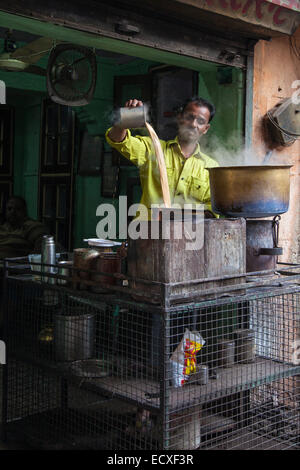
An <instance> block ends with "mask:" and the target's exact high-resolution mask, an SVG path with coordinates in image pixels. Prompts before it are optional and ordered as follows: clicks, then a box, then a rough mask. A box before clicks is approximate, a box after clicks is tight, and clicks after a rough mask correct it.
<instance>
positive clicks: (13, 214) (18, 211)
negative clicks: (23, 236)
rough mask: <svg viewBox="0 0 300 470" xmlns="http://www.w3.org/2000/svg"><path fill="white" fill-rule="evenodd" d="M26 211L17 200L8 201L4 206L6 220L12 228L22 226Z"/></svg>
mask: <svg viewBox="0 0 300 470" xmlns="http://www.w3.org/2000/svg"><path fill="white" fill-rule="evenodd" d="M25 217H26V210H25V207H24V206H23V204H22V202H21V201H19V200H18V199H10V200H9V201H8V203H7V205H6V220H7V222H9V223H10V224H11V225H13V226H18V225H22V223H23V222H24V219H25Z"/></svg>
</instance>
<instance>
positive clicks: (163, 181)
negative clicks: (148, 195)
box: [145, 122, 171, 208]
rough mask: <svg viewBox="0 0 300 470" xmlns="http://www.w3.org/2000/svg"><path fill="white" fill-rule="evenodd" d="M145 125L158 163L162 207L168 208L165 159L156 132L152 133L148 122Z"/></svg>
mask: <svg viewBox="0 0 300 470" xmlns="http://www.w3.org/2000/svg"><path fill="white" fill-rule="evenodd" d="M145 124H146V128H147V130H148V132H149V135H150V138H151V140H152V143H153V147H154V151H155V155H156V158H157V162H158V167H159V174H160V184H161V189H162V195H163V201H164V205H165V207H168V208H170V207H171V199H170V190H169V183H168V176H167V170H166V164H165V159H164V153H163V150H162V148H161V145H160V141H159V138H158V136H157V134H156V132H155V131H154V129H153V127H152V126H151V125H150V124H149V123H148V122H146V123H145Z"/></svg>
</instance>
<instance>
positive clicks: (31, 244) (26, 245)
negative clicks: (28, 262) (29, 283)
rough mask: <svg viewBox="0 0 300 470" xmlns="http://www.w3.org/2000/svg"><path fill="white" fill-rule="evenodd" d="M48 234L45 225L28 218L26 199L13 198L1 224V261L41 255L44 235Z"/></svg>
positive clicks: (8, 202) (7, 205)
mask: <svg viewBox="0 0 300 470" xmlns="http://www.w3.org/2000/svg"><path fill="white" fill-rule="evenodd" d="M48 234H49V231H48V229H47V227H45V225H43V224H42V223H41V222H38V221H37V220H33V219H30V218H29V217H28V214H27V204H26V201H25V199H23V198H22V197H20V196H12V197H11V198H10V199H9V200H8V201H7V204H6V210H5V220H4V221H3V222H2V223H1V224H0V259H4V258H17V257H21V256H27V255H28V254H29V253H40V252H41V246H42V238H43V235H48Z"/></svg>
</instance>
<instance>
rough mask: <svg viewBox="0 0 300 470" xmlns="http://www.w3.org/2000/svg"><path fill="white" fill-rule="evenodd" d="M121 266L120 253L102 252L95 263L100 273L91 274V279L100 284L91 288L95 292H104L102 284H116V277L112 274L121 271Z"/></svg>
mask: <svg viewBox="0 0 300 470" xmlns="http://www.w3.org/2000/svg"><path fill="white" fill-rule="evenodd" d="M121 266H122V259H121V256H120V255H119V254H118V253H114V252H110V253H108V252H103V253H100V254H99V257H98V258H97V260H96V263H95V270H96V271H98V273H99V274H98V273H92V274H91V280H92V281H95V282H96V283H97V284H99V285H97V286H92V287H91V290H92V291H93V292H102V290H103V289H102V288H101V286H104V285H105V284H108V285H114V284H116V278H115V277H114V276H112V275H113V274H117V273H118V274H119V273H121ZM106 274H107V275H106Z"/></svg>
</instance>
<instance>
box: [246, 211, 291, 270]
mask: <svg viewBox="0 0 300 470" xmlns="http://www.w3.org/2000/svg"><path fill="white" fill-rule="evenodd" d="M277 243H278V221H277V220H275V219H274V220H247V221H246V270H247V272H255V271H263V270H268V269H275V268H276V261H277V256H278V255H281V254H282V248H280V247H278V246H277Z"/></svg>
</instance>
